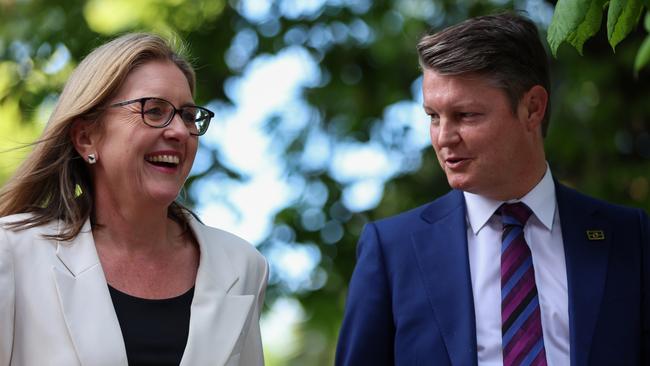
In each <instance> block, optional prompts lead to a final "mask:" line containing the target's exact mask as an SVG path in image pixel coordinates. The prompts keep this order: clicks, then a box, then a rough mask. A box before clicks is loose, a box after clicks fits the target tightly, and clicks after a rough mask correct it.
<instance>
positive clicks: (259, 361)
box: [239, 257, 269, 366]
mask: <svg viewBox="0 0 650 366" xmlns="http://www.w3.org/2000/svg"><path fill="white" fill-rule="evenodd" d="M260 258H262V257H260ZM260 262H261V263H260V265H259V267H260V273H261V274H262V275H261V276H260V281H259V282H260V284H259V287H258V289H257V301H256V302H255V305H254V306H255V308H254V309H253V315H252V316H251V320H250V324H249V326H248V329H247V335H246V341H245V343H244V348H243V349H242V352H241V358H240V361H239V364H240V365H251V366H253V365H264V352H263V351H262V335H261V332H260V315H261V313H262V306H263V305H264V294H265V292H266V284H267V282H268V278H269V266H268V263H267V262H266V260H264V259H263V258H262V259H261V261H260Z"/></svg>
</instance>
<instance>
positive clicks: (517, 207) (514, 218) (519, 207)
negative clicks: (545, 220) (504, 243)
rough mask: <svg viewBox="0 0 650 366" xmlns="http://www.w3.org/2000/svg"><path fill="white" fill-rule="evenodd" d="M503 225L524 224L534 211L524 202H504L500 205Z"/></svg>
mask: <svg viewBox="0 0 650 366" xmlns="http://www.w3.org/2000/svg"><path fill="white" fill-rule="evenodd" d="M499 212H500V213H501V220H502V221H503V225H517V226H522V227H523V226H524V225H526V221H528V218H530V215H532V213H533V211H531V210H530V208H529V207H528V206H526V204H525V203H523V202H515V203H504V204H502V205H501V207H499Z"/></svg>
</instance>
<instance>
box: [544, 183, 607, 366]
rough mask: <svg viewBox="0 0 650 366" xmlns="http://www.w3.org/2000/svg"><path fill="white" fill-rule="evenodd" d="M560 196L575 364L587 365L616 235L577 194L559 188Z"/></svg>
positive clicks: (572, 354) (558, 195) (559, 186)
mask: <svg viewBox="0 0 650 366" xmlns="http://www.w3.org/2000/svg"><path fill="white" fill-rule="evenodd" d="M556 192H557V202H558V210H559V212H560V222H561V225H562V240H563V242H564V253H565V256H566V266H567V283H568V293H569V329H570V333H571V335H570V344H571V364H572V365H586V364H587V361H588V359H587V357H588V356H589V351H590V349H591V341H592V337H593V333H594V329H595V327H596V320H597V319H598V313H599V310H600V303H601V300H602V297H603V291H604V287H605V280H606V276H607V266H608V257H609V250H610V245H611V241H610V239H611V234H612V231H611V226H610V225H609V223H608V222H607V221H606V220H605V219H604V218H602V217H599V216H598V215H597V212H596V210H595V209H594V208H593V207H590V206H589V205H586V204H585V203H584V202H580V201H579V196H577V195H576V193H574V192H572V191H571V190H569V189H568V188H566V187H564V186H561V185H559V184H556ZM588 232H591V233H593V232H599V233H602V234H604V238H594V237H593V236H592V237H591V238H589V234H588ZM592 235H593V234H592Z"/></svg>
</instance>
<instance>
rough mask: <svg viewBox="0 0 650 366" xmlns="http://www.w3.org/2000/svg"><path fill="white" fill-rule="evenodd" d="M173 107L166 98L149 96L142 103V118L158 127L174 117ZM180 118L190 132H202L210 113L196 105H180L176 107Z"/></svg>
mask: <svg viewBox="0 0 650 366" xmlns="http://www.w3.org/2000/svg"><path fill="white" fill-rule="evenodd" d="M174 112H175V108H174V106H173V105H172V104H171V103H169V102H168V101H166V100H163V99H158V98H151V99H147V100H146V101H145V102H144V103H143V105H142V118H143V119H144V122H145V123H147V124H148V125H150V126H154V127H159V126H163V125H165V124H167V122H169V121H171V119H172V118H174ZM178 114H179V115H180V117H181V119H182V120H183V122H185V124H186V125H187V126H188V128H189V129H190V133H191V134H194V135H196V134H202V133H203V132H205V131H204V129H205V128H206V127H207V124H208V122H209V120H210V115H209V114H208V113H207V112H206V111H205V110H203V109H202V108H198V107H191V106H187V107H182V108H180V109H178Z"/></svg>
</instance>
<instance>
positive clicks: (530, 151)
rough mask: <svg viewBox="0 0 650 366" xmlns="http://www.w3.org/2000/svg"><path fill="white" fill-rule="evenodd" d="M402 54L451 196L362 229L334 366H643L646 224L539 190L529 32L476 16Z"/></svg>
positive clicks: (582, 199) (541, 91)
mask: <svg viewBox="0 0 650 366" xmlns="http://www.w3.org/2000/svg"><path fill="white" fill-rule="evenodd" d="M418 53H419V57H420V64H421V66H422V69H423V82H422V91H423V96H424V109H425V111H426V112H427V114H428V115H429V116H430V118H431V125H430V133H431V142H432V145H433V148H434V150H435V152H436V155H437V157H438V161H439V163H440V165H441V167H442V169H443V170H444V172H445V174H446V176H447V180H448V182H449V185H450V186H451V187H452V188H453V190H452V191H451V192H449V193H448V194H446V195H445V196H442V197H440V198H439V199H437V200H435V201H433V202H431V203H429V204H427V205H424V206H422V207H419V208H416V209H414V210H411V211H408V212H405V213H402V214H400V215H397V216H395V217H392V218H388V219H384V220H380V221H378V222H374V223H370V224H368V225H367V226H366V228H365V229H364V232H363V234H362V236H361V239H360V241H359V246H358V252H357V256H358V261H357V265H356V268H355V271H354V274H353V275H352V280H351V282H350V288H349V296H348V300H347V304H346V312H345V318H344V321H343V325H342V328H341V333H340V338H339V344H338V348H337V357H336V364H337V365H373V366H376V365H395V364H397V365H459V366H465V365H502V364H503V365H547V364H548V365H640V364H649V363H650V358H649V357H648V349H649V348H650V340H649V335H648V332H649V330H650V321H649V319H650V317H649V315H650V306H649V302H648V290H649V289H650V269H649V268H648V263H649V261H648V259H649V255H648V250H649V244H650V243H649V235H650V234H649V230H650V229H649V226H650V224H649V222H648V221H649V220H648V217H647V215H646V214H645V212H643V211H642V210H640V209H631V208H624V207H620V206H615V205H611V204H608V203H605V202H603V201H599V200H596V199H593V198H590V197H587V196H584V195H582V194H580V193H578V192H576V191H574V190H571V189H569V188H567V187H565V186H563V185H561V184H559V183H558V182H557V181H555V180H554V179H553V177H552V175H551V172H550V169H549V167H548V164H547V163H546V159H545V155H544V146H543V138H544V135H545V133H546V130H547V125H548V114H549V113H548V109H549V108H548V106H549V91H550V88H549V77H548V66H547V56H546V53H545V50H544V47H543V45H542V44H541V42H540V40H539V35H538V33H537V30H536V28H535V26H534V24H533V23H532V22H530V21H529V20H528V19H526V18H524V17H521V16H519V15H515V14H498V15H491V16H484V17H478V18H474V19H470V20H467V21H465V22H463V23H460V24H458V25H456V26H452V27H450V28H447V29H445V30H443V31H441V32H439V33H436V34H433V35H428V36H425V37H423V38H422V39H421V41H420V43H419V44H418Z"/></svg>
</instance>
